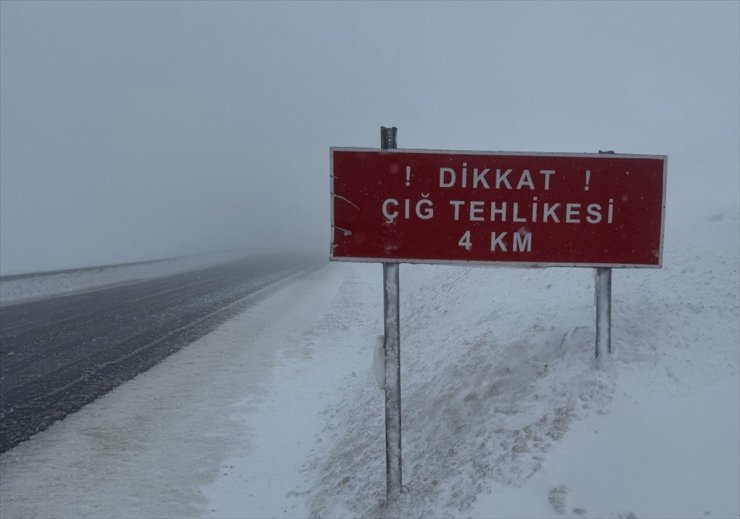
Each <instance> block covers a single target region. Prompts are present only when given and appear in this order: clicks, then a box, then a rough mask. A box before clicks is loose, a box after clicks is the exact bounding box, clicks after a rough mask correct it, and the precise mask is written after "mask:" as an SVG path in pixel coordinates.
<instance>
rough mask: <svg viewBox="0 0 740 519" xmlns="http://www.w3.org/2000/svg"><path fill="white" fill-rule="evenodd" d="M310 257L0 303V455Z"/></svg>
mask: <svg viewBox="0 0 740 519" xmlns="http://www.w3.org/2000/svg"><path fill="white" fill-rule="evenodd" d="M320 264H321V263H320V261H319V260H317V259H316V258H310V257H298V256H262V257H259V258H252V259H248V260H240V261H236V262H231V263H228V264H224V265H219V266H215V267H209V268H206V269H201V270H197V271H192V272H185V273H180V274H175V275H171V276H167V277H161V278H157V279H152V280H145V281H138V282H133V283H128V284H125V285H118V286H113V287H108V288H102V289H98V290H93V291H87V292H82V293H78V294H73V295H65V296H61V297H54V298H50V299H44V300H37V301H31V302H25V303H19V304H14V305H7V306H3V307H2V308H0V452H5V451H7V450H8V449H10V448H12V447H14V446H15V445H17V444H18V443H20V442H21V441H23V440H26V439H28V438H30V437H31V436H32V435H33V434H35V433H37V432H39V431H42V430H44V429H46V428H47V427H48V426H49V425H51V424H52V423H54V422H55V421H57V420H59V419H61V418H63V417H65V416H66V415H67V414H69V413H72V412H75V411H77V410H78V409H80V408H81V407H82V406H84V405H85V404H87V403H89V402H92V401H93V400H95V399H96V398H97V397H99V396H100V395H103V394H105V393H107V392H108V391H110V390H111V389H113V388H114V387H116V386H118V385H119V384H121V383H123V382H125V381H127V380H129V379H131V378H133V377H134V376H136V375H137V374H139V373H141V372H143V371H146V370H147V369H149V368H151V367H152V366H154V365H155V364H157V363H158V362H160V361H161V360H162V359H164V358H165V357H167V356H168V355H170V354H172V353H174V352H175V351H177V350H179V349H181V348H182V347H183V346H186V345H187V344H190V343H191V342H192V341H194V340H195V339H197V338H198V337H201V336H202V335H204V334H206V333H207V332H209V331H211V330H212V329H213V328H214V327H215V326H216V325H218V324H220V323H221V322H223V321H225V320H227V319H229V318H230V317H233V316H234V315H236V314H237V313H239V312H240V311H243V310H244V309H245V308H247V307H248V306H249V305H250V304H253V303H254V302H255V301H257V300H259V298H260V297H262V296H263V295H264V294H265V293H266V292H269V290H270V289H274V288H276V287H277V286H279V285H280V284H281V282H284V281H286V280H287V279H289V278H290V277H292V276H294V275H296V274H299V273H301V272H304V271H309V270H312V269H315V268H317V267H318V266H320Z"/></svg>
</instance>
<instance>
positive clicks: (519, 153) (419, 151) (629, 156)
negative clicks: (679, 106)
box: [329, 146, 668, 268]
mask: <svg viewBox="0 0 740 519" xmlns="http://www.w3.org/2000/svg"><path fill="white" fill-rule="evenodd" d="M335 151H342V152H345V151H349V152H352V151H359V152H363V153H366V152H372V153H382V154H387V153H416V154H419V155H429V154H434V155H484V156H498V157H509V156H519V157H574V158H588V159H606V160H608V159H615V158H616V159H656V160H661V161H663V194H662V196H663V200H662V201H661V206H660V213H661V214H660V220H661V221H660V251H659V257H658V263H657V265H646V264H642V263H567V262H555V263H542V262H524V261H516V262H511V261H495V260H491V261H487V260H441V259H409V258H359V257H347V256H341V257H337V256H334V232H335V226H334V196H335V194H334V152H335ZM329 152H330V155H329V162H330V164H329V168H330V175H331V176H330V181H331V186H330V189H331V204H330V205H331V208H330V209H331V216H330V217H331V222H330V223H331V241H330V243H329V259H330V260H331V261H353V262H363V263H415V264H431V265H466V266H469V267H471V266H501V267H515V268H516V267H520V268H542V267H592V268H593V267H596V268H661V267H662V266H663V238H664V236H665V204H666V183H667V182H666V180H667V178H668V177H667V173H668V156H667V155H637V154H626V153H611V152H610V153H543V152H525V151H473V150H425V149H418V148H395V149H386V150H383V149H378V148H344V147H339V146H332V147H330V148H329Z"/></svg>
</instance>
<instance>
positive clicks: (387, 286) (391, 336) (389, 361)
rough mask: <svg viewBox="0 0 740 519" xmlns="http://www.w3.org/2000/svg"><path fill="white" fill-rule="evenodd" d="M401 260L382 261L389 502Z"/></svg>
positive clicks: (396, 449) (395, 480)
mask: <svg viewBox="0 0 740 519" xmlns="http://www.w3.org/2000/svg"><path fill="white" fill-rule="evenodd" d="M396 132H397V128H395V127H393V128H385V127H381V128H380V147H381V148H382V149H384V150H386V149H395V148H396ZM398 266H399V265H398V263H383V309H384V316H385V327H384V331H385V336H384V340H383V350H384V355H385V470H386V499H387V502H388V504H391V503H394V502H396V501H398V499H399V497H400V495H401V485H402V478H401V322H400V312H399V306H400V305H399V292H400V290H399V280H398Z"/></svg>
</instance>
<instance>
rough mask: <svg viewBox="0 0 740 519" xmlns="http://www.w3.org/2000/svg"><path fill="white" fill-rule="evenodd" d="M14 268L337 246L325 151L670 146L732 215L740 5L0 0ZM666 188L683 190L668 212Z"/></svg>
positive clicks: (2, 184) (1, 149) (8, 263)
mask: <svg viewBox="0 0 740 519" xmlns="http://www.w3.org/2000/svg"><path fill="white" fill-rule="evenodd" d="M0 6H1V7H0V9H1V11H0V273H1V274H11V273H19V272H30V271H38V270H49V269H58V268H68V267H77V266H89V265H99V264H106V263H117V262H124V261H133V260H145V259H153V258H161V257H168V256H173V255H181V254H191V253H198V252H204V251H209V250H220V249H229V248H244V249H247V250H255V251H265V250H288V249H293V250H312V251H320V252H322V253H324V254H326V255H328V251H329V241H330V232H329V225H330V224H329V185H330V184H329V147H330V146H363V147H367V146H378V144H379V126H380V125H387V126H390V125H394V126H398V128H399V130H398V144H399V147H408V148H439V149H470V150H500V151H550V152H595V151H598V150H600V149H601V150H603V149H610V150H616V151H617V152H624V153H649V154H666V155H668V157H669V159H668V160H669V162H668V185H669V195H670V196H669V200H668V203H669V213H668V215H669V218H670V216H671V204H674V207H675V206H676V205H677V204H691V203H694V201H697V203H698V202H699V201H701V200H704V199H719V203H723V204H734V205H737V199H738V190H739V189H740V187H739V186H740V184H739V183H738V182H739V181H738V178H739V173H738V171H739V165H740V156H739V153H740V151H739V150H740V103H739V97H740V94H739V92H740V84H739V78H740V69H739V67H740V39H739V33H740V27H739V25H740V4H739V3H737V2H718V3H710V2H700V3H689V2H678V3H668V2H655V3H633V2H624V3H604V2H591V3H524V2H522V3H519V2H517V3H505V2H493V3H417V2H409V3H381V2H370V3H354V2H352V3H334V2H332V3H309V2H297V3H257V2H244V3H241V2H239V3H237V2H227V3H214V2H208V3H205V2H204V3H185V2H167V3H165V2H121V3H114V2H84V3H65V2H48V3H46V2H9V1H3V2H2V3H1V4H0ZM671 197H672V198H671Z"/></svg>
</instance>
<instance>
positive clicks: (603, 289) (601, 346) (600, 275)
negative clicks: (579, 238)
mask: <svg viewBox="0 0 740 519" xmlns="http://www.w3.org/2000/svg"><path fill="white" fill-rule="evenodd" d="M594 287H595V296H596V297H595V299H596V359H597V360H599V359H600V358H601V359H603V357H604V353H605V352H609V353H612V269H610V268H597V269H595V276H594Z"/></svg>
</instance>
